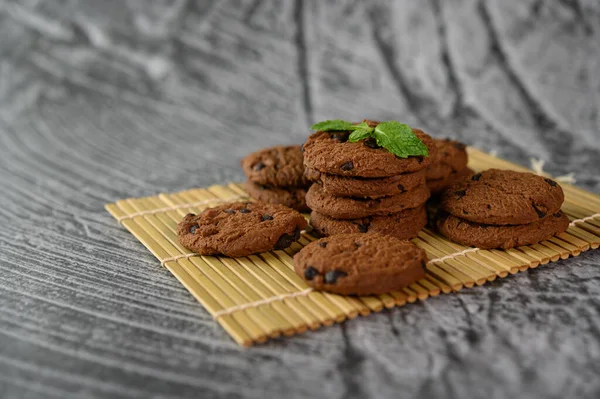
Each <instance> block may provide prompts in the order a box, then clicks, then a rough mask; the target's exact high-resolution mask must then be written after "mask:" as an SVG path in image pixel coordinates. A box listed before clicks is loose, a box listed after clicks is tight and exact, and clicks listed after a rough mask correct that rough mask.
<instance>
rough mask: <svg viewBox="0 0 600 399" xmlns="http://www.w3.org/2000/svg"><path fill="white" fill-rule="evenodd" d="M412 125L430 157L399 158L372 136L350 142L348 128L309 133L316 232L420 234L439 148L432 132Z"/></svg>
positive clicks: (310, 194) (403, 236)
mask: <svg viewBox="0 0 600 399" xmlns="http://www.w3.org/2000/svg"><path fill="white" fill-rule="evenodd" d="M366 122H367V123H369V126H377V123H376V122H371V121H366ZM413 131H414V133H415V135H416V136H417V138H418V139H420V140H421V141H422V142H423V143H424V144H425V145H426V146H427V149H428V151H429V156H428V157H424V156H410V157H408V158H399V157H397V156H395V155H394V154H392V153H391V152H389V151H388V150H387V149H385V148H381V147H379V146H378V145H377V143H376V141H375V140H373V139H371V138H369V139H366V140H361V141H357V142H349V141H348V136H349V135H350V132H349V131H333V132H325V131H318V132H316V133H314V134H313V135H311V136H310V137H309V138H308V140H307V142H306V143H305V144H304V147H303V148H304V166H305V170H306V171H305V173H306V176H307V178H308V179H309V180H311V181H313V182H314V183H316V184H313V185H312V186H311V187H310V189H309V190H308V192H307V195H306V203H307V205H308V206H309V208H311V209H312V213H311V224H312V226H313V229H314V231H315V232H316V233H317V234H320V235H321V236H328V235H334V234H344V233H366V232H378V233H381V234H386V235H391V236H394V237H397V238H401V239H408V238H411V237H415V236H416V235H417V233H418V232H419V230H421V229H422V228H423V227H424V226H425V225H426V223H427V213H426V209H425V202H426V201H427V199H428V198H429V189H428V188H427V185H426V182H425V168H427V167H428V166H429V165H430V164H431V162H432V160H433V159H434V158H435V154H436V148H435V144H434V143H433V140H432V138H431V137H429V136H428V135H427V134H425V133H423V132H422V131H420V130H416V129H413Z"/></svg>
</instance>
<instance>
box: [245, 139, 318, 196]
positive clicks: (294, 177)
mask: <svg viewBox="0 0 600 399" xmlns="http://www.w3.org/2000/svg"><path fill="white" fill-rule="evenodd" d="M242 169H243V170H244V173H245V174H246V176H247V177H248V180H250V181H253V182H254V183H258V184H263V185H265V184H270V185H272V186H275V187H304V186H306V185H307V184H308V181H307V180H306V178H305V177H304V166H303V164H302V149H301V148H300V146H299V145H291V146H278V147H271V148H265V149H263V150H260V151H257V152H253V153H252V154H250V155H248V156H247V157H246V158H244V159H242Z"/></svg>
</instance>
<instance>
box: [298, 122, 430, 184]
mask: <svg viewBox="0 0 600 399" xmlns="http://www.w3.org/2000/svg"><path fill="white" fill-rule="evenodd" d="M376 124H377V123H372V125H373V126H374V125H376ZM413 131H414V133H415V135H416V136H417V137H418V138H419V139H420V140H421V141H422V142H423V144H425V145H426V146H427V149H428V151H429V156H427V157H423V156H417V157H408V158H398V157H397V156H395V155H394V154H392V153H391V152H389V151H388V150H386V149H385V148H381V147H378V146H377V144H376V143H375V142H374V141H373V140H372V139H368V140H361V141H358V142H356V143H351V142H349V141H348V136H349V135H350V132H322V131H320V132H316V133H314V134H312V135H311V136H310V137H309V138H308V140H307V141H306V143H304V164H305V166H306V167H308V168H311V169H316V170H318V171H319V172H322V173H328V174H332V175H340V176H361V177H388V176H395V175H399V174H401V173H410V172H416V171H417V170H421V169H424V168H426V167H427V166H429V165H430V164H431V162H432V161H433V159H434V158H435V155H436V153H437V149H436V147H435V144H434V143H433V139H432V138H431V137H430V136H429V135H427V134H425V133H423V132H422V131H421V130H418V129H413Z"/></svg>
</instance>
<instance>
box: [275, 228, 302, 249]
mask: <svg viewBox="0 0 600 399" xmlns="http://www.w3.org/2000/svg"><path fill="white" fill-rule="evenodd" d="M299 238H300V230H299V229H296V231H294V232H293V233H292V234H288V233H284V234H282V235H281V237H279V239H278V240H277V243H276V244H275V247H274V248H275V249H285V248H287V247H289V246H290V245H292V243H293V242H294V241H297V240H298V239H299Z"/></svg>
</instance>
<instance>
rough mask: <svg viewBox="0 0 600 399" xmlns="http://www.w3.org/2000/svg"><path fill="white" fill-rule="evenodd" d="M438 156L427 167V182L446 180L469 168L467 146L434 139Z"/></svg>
mask: <svg viewBox="0 0 600 399" xmlns="http://www.w3.org/2000/svg"><path fill="white" fill-rule="evenodd" d="M433 141H434V143H435V146H436V148H437V154H436V157H435V159H434V160H433V162H432V163H431V165H429V166H428V167H427V180H437V179H446V178H447V177H448V176H450V174H451V173H456V172H458V171H460V170H462V169H464V168H465V167H466V166H467V162H468V160H469V158H468V155H467V146H466V145H464V144H463V143H461V142H458V141H455V140H450V139H433Z"/></svg>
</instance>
